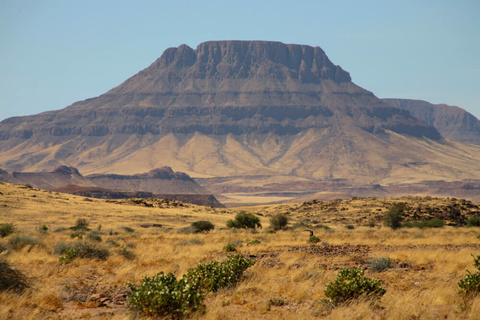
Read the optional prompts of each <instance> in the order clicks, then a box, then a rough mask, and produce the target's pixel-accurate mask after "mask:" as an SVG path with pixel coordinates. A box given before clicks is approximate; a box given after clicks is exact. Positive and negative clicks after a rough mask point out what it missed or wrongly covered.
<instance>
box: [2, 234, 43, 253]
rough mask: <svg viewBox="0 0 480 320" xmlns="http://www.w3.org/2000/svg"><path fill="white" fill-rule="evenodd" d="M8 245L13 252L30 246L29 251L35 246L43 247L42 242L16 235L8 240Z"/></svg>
mask: <svg viewBox="0 0 480 320" xmlns="http://www.w3.org/2000/svg"><path fill="white" fill-rule="evenodd" d="M8 245H9V246H10V248H12V249H13V250H21V249H23V248H25V247H27V246H30V249H31V248H33V247H35V246H43V242H42V241H40V240H38V239H35V238H33V237H30V236H27V235H17V236H15V237H11V238H10V239H8Z"/></svg>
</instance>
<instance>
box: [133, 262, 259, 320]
mask: <svg viewBox="0 0 480 320" xmlns="http://www.w3.org/2000/svg"><path fill="white" fill-rule="evenodd" d="M253 264H254V261H253V260H251V259H249V258H245V257H243V256H241V255H236V256H233V257H230V258H229V259H228V260H227V261H225V262H222V263H218V262H217V261H212V262H209V263H205V264H199V265H198V266H197V267H196V268H192V269H189V270H188V272H187V273H186V274H184V275H183V276H182V277H181V278H180V280H177V279H176V278H175V275H174V274H173V273H169V274H164V273H163V272H160V273H159V274H157V275H156V276H154V277H152V278H150V277H148V276H147V277H145V278H144V279H143V281H142V283H141V284H140V285H139V286H135V285H133V284H131V283H128V286H129V288H130V292H129V293H128V294H127V298H128V304H129V306H130V308H132V309H134V310H136V311H138V312H140V313H141V314H142V315H145V316H153V317H155V316H160V317H169V318H173V319H179V318H184V317H186V316H188V315H189V314H191V313H192V312H194V311H197V310H203V309H204V308H205V306H204V305H203V300H204V299H205V295H206V294H207V293H208V292H211V291H217V290H218V289H220V288H227V287H231V286H233V285H235V284H236V283H237V282H238V280H240V278H241V276H242V275H243V272H244V271H245V270H246V269H247V268H248V267H250V266H251V265H253Z"/></svg>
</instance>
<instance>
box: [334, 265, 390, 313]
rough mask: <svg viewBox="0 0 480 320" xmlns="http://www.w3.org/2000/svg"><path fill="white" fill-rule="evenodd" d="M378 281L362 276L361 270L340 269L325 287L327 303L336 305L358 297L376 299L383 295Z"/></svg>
mask: <svg viewBox="0 0 480 320" xmlns="http://www.w3.org/2000/svg"><path fill="white" fill-rule="evenodd" d="M385 292H386V290H385V289H384V288H383V287H382V286H381V284H380V280H377V279H369V278H366V277H364V276H363V270H358V269H341V270H340V272H339V273H338V275H337V278H336V279H335V281H333V282H331V283H330V284H329V285H327V288H326V289H325V295H326V296H327V298H328V299H327V300H326V301H327V302H329V303H331V304H333V305H338V304H341V303H345V302H347V301H350V300H354V299H358V298H360V297H367V298H377V297H381V296H383V295H384V294H385Z"/></svg>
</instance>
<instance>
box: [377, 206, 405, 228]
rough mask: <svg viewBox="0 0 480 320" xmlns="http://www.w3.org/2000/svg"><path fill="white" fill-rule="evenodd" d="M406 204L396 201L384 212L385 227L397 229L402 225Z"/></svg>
mask: <svg viewBox="0 0 480 320" xmlns="http://www.w3.org/2000/svg"><path fill="white" fill-rule="evenodd" d="M406 207H407V205H406V204H405V203H396V204H394V205H393V206H391V207H390V208H388V211H387V212H386V213H385V216H384V218H383V222H384V224H385V225H386V226H387V227H390V228H392V229H393V230H397V229H399V228H401V227H402V221H403V214H404V212H405V209H406Z"/></svg>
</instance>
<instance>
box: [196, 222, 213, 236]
mask: <svg viewBox="0 0 480 320" xmlns="http://www.w3.org/2000/svg"><path fill="white" fill-rule="evenodd" d="M192 228H193V233H200V232H208V231H210V230H213V229H215V226H214V225H213V223H211V222H210V221H205V220H201V221H195V222H193V223H192Z"/></svg>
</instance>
